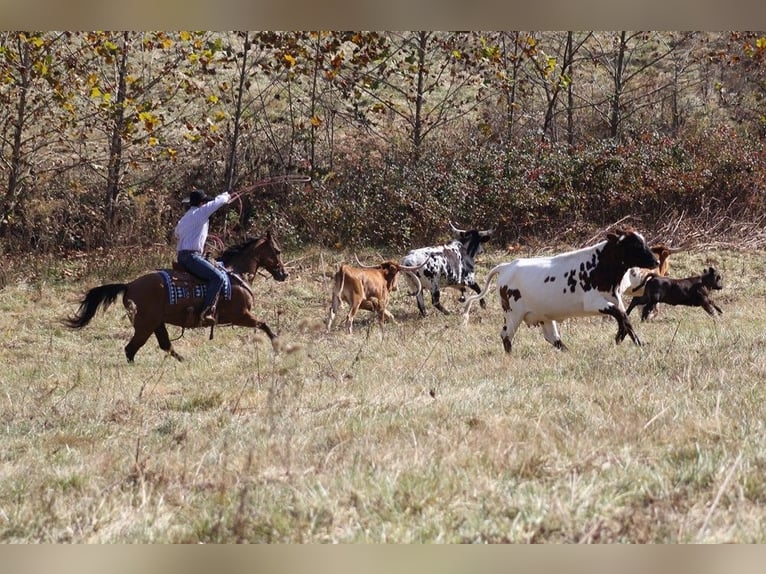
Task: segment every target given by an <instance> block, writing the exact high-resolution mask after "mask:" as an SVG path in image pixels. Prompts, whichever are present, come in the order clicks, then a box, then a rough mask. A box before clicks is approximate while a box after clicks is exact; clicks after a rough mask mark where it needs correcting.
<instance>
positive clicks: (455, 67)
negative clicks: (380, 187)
mask: <svg viewBox="0 0 766 574" xmlns="http://www.w3.org/2000/svg"><path fill="white" fill-rule="evenodd" d="M480 39H481V35H480V34H478V33H459V32H453V33H441V32H427V31H418V32H404V33H401V34H399V33H396V34H394V33H392V34H390V39H389V41H388V43H389V48H388V49H387V50H386V51H385V52H384V53H383V54H382V57H381V58H380V59H379V60H377V61H375V62H374V63H373V65H372V66H371V67H368V68H367V69H355V70H354V71H353V72H354V74H356V76H355V77H354V79H353V80H352V83H353V84H354V85H355V86H357V87H358V89H359V91H360V96H361V95H364V96H365V97H366V98H363V97H360V98H359V101H358V102H357V105H358V106H359V107H360V108H364V110H365V111H364V112H363V114H364V117H365V118H366V119H369V118H370V114H376V115H380V114H385V113H388V114H390V115H391V116H392V118H393V119H394V120H398V121H399V122H401V123H403V125H404V126H405V130H406V135H407V139H408V140H409V142H410V144H411V146H412V150H413V157H414V159H415V160H416V161H417V159H418V158H419V156H420V152H421V147H422V145H423V142H424V141H425V140H426V138H427V137H428V136H429V135H430V134H431V133H432V132H434V131H435V130H437V129H439V128H442V127H445V126H447V125H449V124H451V123H454V122H455V121H457V120H458V119H460V118H463V117H465V116H466V115H467V114H469V113H471V112H472V111H475V110H476V109H477V107H478V105H479V103H480V102H481V101H482V100H483V98H484V97H486V90H485V89H484V88H485V85H484V75H483V74H484V65H485V59H484V58H483V57H482V49H481V43H480ZM368 125H369V126H370V128H371V129H372V130H373V131H374V133H376V134H377V135H379V136H380V137H382V138H384V139H386V140H388V141H390V139H391V138H390V137H389V136H388V135H387V134H386V133H384V132H383V131H381V130H380V129H376V122H375V121H374V120H373V121H371V122H370V123H369V124H368Z"/></svg>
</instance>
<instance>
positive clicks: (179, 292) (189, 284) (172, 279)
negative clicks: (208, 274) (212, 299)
mask: <svg viewBox="0 0 766 574" xmlns="http://www.w3.org/2000/svg"><path fill="white" fill-rule="evenodd" d="M157 271H158V273H159V274H160V275H161V276H162V280H163V281H164V282H165V291H167V294H168V303H170V304H171V305H175V304H176V303H178V302H179V300H181V299H192V298H197V297H199V298H203V297H204V296H205V293H206V292H207V285H206V284H205V283H202V282H200V280H199V279H197V278H196V277H194V276H193V275H191V274H190V273H183V275H182V274H181V273H179V272H177V271H173V270H170V269H158V270H157ZM221 292H222V293H223V298H224V299H226V300H231V277H229V274H228V273H227V274H226V280H225V281H224V282H223V287H222V288H221Z"/></svg>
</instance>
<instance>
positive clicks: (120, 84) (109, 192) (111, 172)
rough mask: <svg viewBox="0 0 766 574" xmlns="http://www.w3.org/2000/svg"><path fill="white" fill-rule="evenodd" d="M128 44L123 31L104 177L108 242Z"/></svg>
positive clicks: (117, 184)
mask: <svg viewBox="0 0 766 574" xmlns="http://www.w3.org/2000/svg"><path fill="white" fill-rule="evenodd" d="M129 45H130V32H123V36H122V51H121V56H120V62H119V65H118V68H117V75H118V79H117V99H116V101H115V102H114V108H113V109H114V114H113V116H112V136H111V139H110V141H109V167H108V170H107V177H106V205H105V218H104V226H105V230H104V231H105V232H106V234H105V236H104V238H105V240H106V241H107V242H109V240H110V238H111V237H112V232H113V227H114V223H115V221H114V219H115V207H116V203H117V195H118V193H119V191H120V172H121V171H122V137H123V136H122V135H123V133H124V131H125V105H124V104H125V100H126V98H127V88H126V78H127V75H128V50H129Z"/></svg>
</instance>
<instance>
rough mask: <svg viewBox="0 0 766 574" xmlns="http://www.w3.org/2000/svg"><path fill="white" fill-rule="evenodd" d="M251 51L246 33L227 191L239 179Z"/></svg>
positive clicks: (227, 175)
mask: <svg viewBox="0 0 766 574" xmlns="http://www.w3.org/2000/svg"><path fill="white" fill-rule="evenodd" d="M249 50H250V35H249V33H248V32H245V43H244V46H243V48H242V67H241V68H240V70H239V89H238V90H237V105H236V108H235V110H234V133H233V134H232V136H231V147H230V148H229V158H228V161H227V165H226V190H227V191H231V189H232V188H233V187H234V182H235V180H236V177H237V144H238V142H239V132H240V130H241V120H242V99H243V97H244V92H245V78H246V77H247V52H248V51H249Z"/></svg>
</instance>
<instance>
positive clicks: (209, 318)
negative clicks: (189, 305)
mask: <svg viewBox="0 0 766 574" xmlns="http://www.w3.org/2000/svg"><path fill="white" fill-rule="evenodd" d="M217 321H218V319H217V317H216V308H215V305H212V306H210V307H208V308H207V309H203V310H202V313H200V316H199V324H200V326H201V327H210V326H212V325H215V324H216V322H217Z"/></svg>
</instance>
